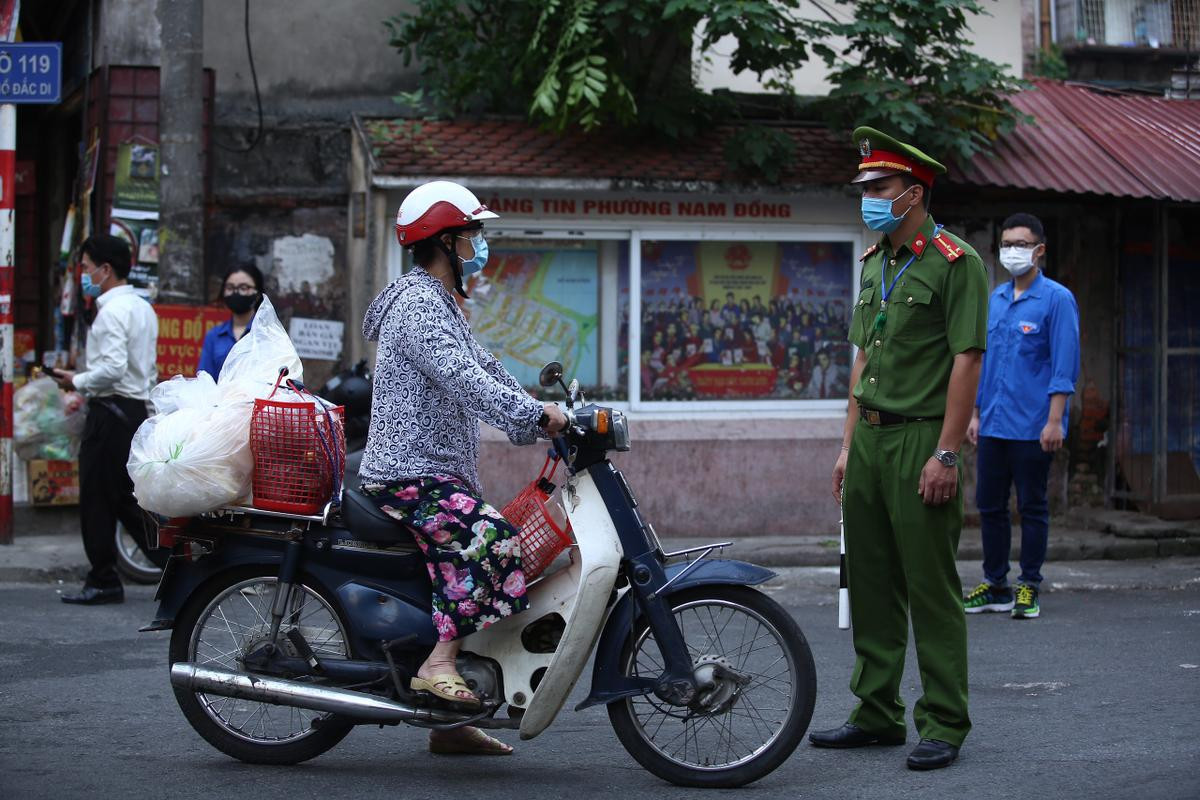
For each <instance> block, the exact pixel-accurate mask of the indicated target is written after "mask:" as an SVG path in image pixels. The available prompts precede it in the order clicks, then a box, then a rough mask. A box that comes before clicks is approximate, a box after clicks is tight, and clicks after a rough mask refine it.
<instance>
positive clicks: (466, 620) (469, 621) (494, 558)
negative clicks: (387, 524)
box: [362, 475, 529, 642]
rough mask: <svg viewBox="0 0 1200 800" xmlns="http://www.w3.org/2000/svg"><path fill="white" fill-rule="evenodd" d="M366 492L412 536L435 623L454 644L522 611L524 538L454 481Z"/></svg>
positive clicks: (436, 478) (436, 479)
mask: <svg viewBox="0 0 1200 800" xmlns="http://www.w3.org/2000/svg"><path fill="white" fill-rule="evenodd" d="M362 492H363V494H365V495H366V496H367V497H369V498H370V499H371V501H372V502H374V503H375V505H377V506H378V507H379V510H380V511H382V512H383V513H385V514H387V515H388V516H389V517H392V518H393V519H396V520H398V521H400V522H403V523H404V524H405V525H407V526H408V527H409V528H411V529H412V530H413V533H414V535H415V537H414V538H416V540H417V545H418V546H419V547H420V548H421V550H422V552H424V553H425V559H426V561H427V563H428V567H429V579H430V580H431V581H433V624H434V627H435V628H437V632H438V641H440V642H450V641H453V640H455V639H461V638H462V637H464V636H466V635H467V634H470V633H473V632H475V631H477V630H483V629H484V628H486V627H488V626H489V625H492V624H494V623H496V622H499V621H500V620H501V619H503V618H504V617H507V616H511V615H513V614H516V613H518V612H520V611H524V610H525V609H526V607H528V605H529V601H528V600H527V599H526V598H525V573H524V572H523V571H522V570H521V539H520V536H519V535H518V531H517V529H516V528H514V527H513V526H512V525H511V524H509V522H508V521H507V520H506V519H504V517H502V516H500V512H499V511H497V510H496V509H495V508H493V507H492V506H490V505H488V504H487V503H485V502H484V501H483V500H482V498H480V497H479V496H478V495H476V494H475V493H474V492H472V491H471V490H470V489H468V488H467V487H466V486H465V485H464V484H463V482H462V481H461V480H460V479H458V478H455V477H453V476H451V475H432V476H429V477H425V478H413V479H411V480H402V481H397V482H396V483H388V484H378V483H376V484H366V485H364V486H363V487H362Z"/></svg>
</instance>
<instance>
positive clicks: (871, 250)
mask: <svg viewBox="0 0 1200 800" xmlns="http://www.w3.org/2000/svg"><path fill="white" fill-rule="evenodd" d="M878 249H879V244H878V243H876V244H873V245H871V246H870V247H868V248H867V252H865V253H863V254H862V255H861V256H859V258H858V260H859V261H866V260H867V259H868V258H870V257H871V256H872V255H874V254H875V251H876V250H878Z"/></svg>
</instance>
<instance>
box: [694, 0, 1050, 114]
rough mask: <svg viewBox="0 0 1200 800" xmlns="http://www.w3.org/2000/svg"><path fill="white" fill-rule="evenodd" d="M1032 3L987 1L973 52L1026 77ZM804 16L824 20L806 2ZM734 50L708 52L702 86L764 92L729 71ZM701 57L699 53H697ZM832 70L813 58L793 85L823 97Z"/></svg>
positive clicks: (843, 10)
mask: <svg viewBox="0 0 1200 800" xmlns="http://www.w3.org/2000/svg"><path fill="white" fill-rule="evenodd" d="M1026 2H1031V0H984V2H983V6H984V7H985V8H986V9H987V10H988V11H989V12H990V14H991V16H986V15H980V16H975V17H971V31H970V34H969V36H970V39H971V42H970V45H971V50H972V51H974V52H975V53H978V54H979V55H981V56H984V57H985V58H989V59H991V60H992V61H995V62H997V63H1000V64H1007V65H1008V66H1009V72H1010V74H1012V75H1014V76H1016V77H1021V76H1022V75H1023V74H1024V69H1025V66H1024V49H1025V44H1024V42H1023V36H1022V14H1023V11H1022V5H1023V3H1026ZM821 6H822V8H823V9H828V10H829V11H831V12H832V13H833V14H834V16H836V17H838V18H839V19H840V20H844V21H849V20H850V19H851V18H852V17H853V14H852V12H851V10H850V9H849V8H848V7H847V6H842V5H834V4H832V3H822V4H821ZM801 14H802V15H803V16H804V17H806V18H813V19H824V18H825V17H824V14H823V13H822V11H821V10H819V9H817V8H816V6H815V5H814V4H813V3H811V2H806V3H804V8H803V10H802V12H801ZM829 44H830V46H832V47H834V48H835V49H836V48H839V47H843V46H844V45H845V43H844V42H839V41H832V42H830V43H829ZM733 49H734V41H733V39H732V38H728V39H723V40H721V41H720V42H718V43H717V45H716V46H715V47H714V48H713V49H712V51H711V52H709V53H706V54H705V55H706V56H707V58H706V60H705V61H704V62H703V63H701V64H700V68H699V78H700V85H701V87H702V88H704V89H706V90H709V91H711V90H713V89H732V90H734V91H738V92H757V91H760V84H759V81H758V78H757V76H755V75H753V74H752V73H748V72H746V73H742V74H740V75H734V74H733V73H732V71H731V70H730V68H729V60H730V55H731V54H732V52H733ZM697 55H699V54H697ZM827 76H828V70H827V69H826V68H825V62H824V61H822V60H821V59H820V58H817V57H813V58H812V59H811V60H810V62H809V63H808V64H807V65H806V66H805V67H803V68H802V69H800V70H798V71H797V72H796V74H795V75H794V76H793V78H792V86H793V87H794V88H795V90H796V92H797V93H798V94H800V95H822V94H826V93H828V92H829V90H830V88H832V85H831V84H830V83H829V80H828V77H827Z"/></svg>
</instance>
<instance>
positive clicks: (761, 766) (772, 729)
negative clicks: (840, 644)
mask: <svg viewBox="0 0 1200 800" xmlns="http://www.w3.org/2000/svg"><path fill="white" fill-rule="evenodd" d="M669 602H670V604H671V608H672V611H673V613H674V615H675V620H676V622H677V623H678V624H679V627H680V630H681V631H682V632H683V636H684V640H685V641H686V643H687V647H688V652H689V653H690V654H691V657H692V662H693V664H694V665H695V673H694V674H695V676H696V679H697V684H698V685H699V686H700V691H699V692H698V693H697V696H696V698H695V699H694V700H693V701H692V703H691V704H690V705H688V706H673V705H670V704H668V703H666V702H664V701H663V700H661V699H659V698H658V697H657V696H655V695H653V694H650V695H645V696H638V697H629V698H626V699H624V700H618V701H616V702H613V703H610V704H609V706H608V716H609V721H610V722H611V723H612V726H613V730H614V731H616V734H617V738H618V739H620V741H621V744H622V745H623V746H624V747H625V749H626V750H627V751H629V754H630V755H631V756H633V757H634V758H635V759H637V761H638V763H639V764H641V765H642V766H643V767H645V768H646V769H647V770H649V771H650V772H652V773H654V774H655V775H657V776H658V777H660V778H662V779H663V780H666V781H670V782H671V783H674V784H677V785H679V786H697V787H706V788H734V787H738V786H744V785H746V784H748V783H752V782H753V781H756V780H758V779H759V778H762V777H763V776H764V775H767V774H768V773H770V772H771V771H773V770H774V769H775V768H776V767H778V766H779V765H780V764H782V763H783V762H784V761H785V760H786V759H787V758H788V756H790V755H791V754H792V751H793V750H795V749H796V746H797V745H798V744H799V743H800V741H801V740H802V739H803V737H804V732H805V731H806V730H807V729H808V723H809V722H810V721H811V719H812V714H813V705H814V703H815V702H816V695H817V680H816V667H815V666H814V664H813V658H812V651H811V650H810V649H809V647H808V642H807V641H805V639H804V634H803V633H801V632H800V627H799V626H798V625H797V624H796V622H795V620H793V619H792V617H791V615H789V614H788V613H787V611H785V610H784V609H783V607H782V606H780V605H779V604H778V603H776V602H775V601H774V600H772V599H771V598H769V597H767V596H766V595H764V594H762V593H761V592H758V591H755V590H754V589H749V588H746V587H743V586H702V587H698V588H695V589H690V590H686V591H682V592H679V593H677V594H674V595H671V596H670V598H669ZM663 664H664V659H663V656H662V653H661V652H660V651H659V648H658V645H657V643H656V642H655V640H654V634H653V633H652V632H651V631H650V630H649V627H648V626H647V623H646V621H645V620H644V619H642V620H639V621H638V623H637V624H636V625H635V626H634V630H633V631H632V632H631V634H630V636H629V638H628V640H627V641H626V644H625V650H624V652H623V653H622V656H621V669H622V674H623V675H626V676H629V677H641V678H646V677H657V676H658V675H659V673H661V671H662V669H663Z"/></svg>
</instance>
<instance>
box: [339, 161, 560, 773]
mask: <svg viewBox="0 0 1200 800" xmlns="http://www.w3.org/2000/svg"><path fill="white" fill-rule="evenodd" d="M496 218H497V215H496V214H495V213H493V212H492V211H489V210H488V209H487V207H486V206H485V205H483V204H482V203H480V202H479V199H478V198H476V197H475V195H474V194H472V193H471V192H470V191H469V190H468V189H467V188H466V187H464V186H461V185H459V184H457V183H453V182H451V181H433V182H431V183H426V184H423V185H421V186H419V187H417V188H416V189H414V190H413V191H412V192H411V193H410V194H409V195H408V196H407V197H406V198H405V199H404V201H403V202H402V203H401V204H400V209H399V211H398V212H397V213H396V238H397V239H398V240H399V242H400V244H401V245H402V246H403V247H406V248H409V249H410V250H411V252H412V260H413V267H412V269H411V270H409V271H408V272H407V273H406V274H405V275H404V276H402V277H401V278H399V279H397V280H395V281H393V282H392V283H390V284H389V285H388V286H386V287H385V288H384V289H383V291H382V292H380V293H379V295H378V296H377V297H376V298H375V300H374V301H372V303H371V305H370V307H369V308H368V309H367V313H366V317H365V319H364V320H363V335H364V336H365V337H366V339H367V340H368V341H372V342H377V343H378V347H377V350H376V358H375V369H374V395H373V397H374V400H373V403H372V405H371V424H370V428H369V431H368V434H367V446H366V450H365V452H364V454H363V460H362V466H361V468H360V469H359V477H360V478H361V481H362V492H363V494H365V495H366V496H367V497H368V498H370V499H371V500H372V501H373V502H375V503H376V504H377V505H378V506H379V508H380V510H381V511H383V512H384V513H385V514H387V515H388V516H390V517H392V518H393V519H395V520H396V521H397V523H398V524H399V523H403V524H404V525H405V526H406V528H407V529H408V530H409V531H411V532H412V533H413V535H414V537H415V538H416V540H417V544H418V545H419V546H420V548H421V550H422V552H423V553H424V554H425V557H426V560H427V561H428V563H429V575H430V578H431V579H432V583H433V603H432V606H433V612H432V616H433V625H434V628H435V629H436V632H437V638H438V644H437V645H436V646H435V647H434V648H433V650H432V652H431V653H430V654H429V656H428V657H427V658H426V659H425V661H424V662H423V663H422V664H421V666H420V667H419V668H418V670H417V672H416V675H414V676H412V678H411V687H412V689H413V690H414V691H417V692H423V693H427V694H428V695H429V696H431V697H432V698H436V699H437V700H438V701H440V702H442V703H447V704H450V705H452V706H455V707H457V708H460V709H475V708H479V705H480V703H479V699H478V698H477V697H476V696H475V695H474V694H473V693H472V692H471V690H470V689H469V688H468V687H467V685H466V683H464V682H463V679H462V677H461V676H460V675H459V674H458V669H457V668H456V666H455V658H456V656H457V655H458V651H459V647H460V645H461V640H462V638H463V637H465V636H467V635H468V634H470V633H472V632H474V631H476V630H481V629H483V628H486V627H488V626H489V625H491V624H493V623H495V622H498V621H499V620H501V619H503V618H505V617H508V616H511V615H513V614H517V613H519V612H521V611H524V610H525V608H526V607H527V605H528V601H527V600H526V598H525V575H524V572H523V571H522V569H521V557H520V539H519V538H518V532H517V529H516V528H515V527H513V526H512V525H511V524H510V523H509V522H508V521H507V520H505V519H504V517H503V516H501V515H500V513H499V512H498V511H496V509H495V508H493V507H492V506H491V505H489V504H488V503H486V502H485V501H484V500H483V496H482V488H481V487H480V483H479V463H478V462H479V421H480V420H482V421H484V422H486V423H488V424H489V425H491V426H493V427H495V428H498V429H500V430H502V431H504V432H505V433H507V434H508V438H509V440H510V441H512V442H513V443H514V444H533V443H534V442H535V441H537V438H538V435H539V433H541V434H543V435H545V434H548V433H551V432H557V431H561V430H562V429H563V428H564V427H565V426H566V424H567V420H566V417H565V415H564V414H563V412H562V410H561V409H560V408H559V407H558V406H557V405H554V404H553V403H545V404H543V403H541V402H539V401H538V400H535V399H534V398H533V396H532V395H530V394H529V393H528V392H526V391H525V389H524V388H523V387H522V386H521V384H520V383H519V382H518V381H517V379H516V378H514V377H513V376H512V375H511V374H509V372H508V370H506V369H505V368H504V366H503V365H502V364H501V363H500V361H499V360H498V359H497V358H496V357H495V356H493V355H492V354H491V353H489V352H488V351H487V350H486V349H485V348H484V347H483V346H482V345H480V344H479V342H477V341H476V340H475V337H474V335H473V334H472V333H471V327H470V325H469V324H468V322H467V318H466V317H465V316H464V315H463V312H462V311H461V310H460V308H459V306H458V303H457V302H456V299H455V296H454V294H452V292H453V293H456V294H457V295H459V296H461V297H464V298H465V297H467V288H466V286H467V279H468V278H469V277H470V276H471V275H474V274H476V273H478V272H479V271H481V270H482V269H483V267H484V265H485V264H486V263H487V257H488V244H487V239H486V238H485V237H484V233H483V223H484V222H485V221H486V220H491V219H496ZM429 748H430V750H431V751H433V752H440V753H477V754H487V755H507V754H509V753H511V752H512V748H511V747H509V746H508V745H506V744H504V743H502V742H500V741H498V740H496V739H494V738H492V737H490V736H488V735H486V734H485V733H483V732H482V731H480V730H478V729H476V728H473V727H467V728H460V729H457V730H454V731H434V732H432V733H431V734H430V740H429Z"/></svg>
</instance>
